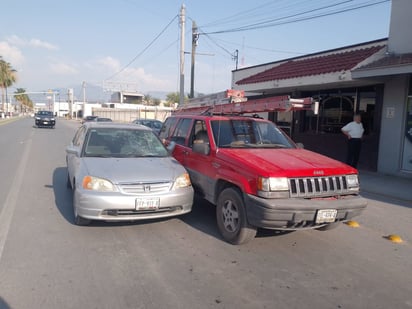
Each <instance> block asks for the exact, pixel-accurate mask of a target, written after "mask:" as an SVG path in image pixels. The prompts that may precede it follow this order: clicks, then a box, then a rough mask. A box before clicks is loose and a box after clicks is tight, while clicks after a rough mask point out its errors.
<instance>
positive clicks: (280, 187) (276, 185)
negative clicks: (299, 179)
mask: <svg viewBox="0 0 412 309" xmlns="http://www.w3.org/2000/svg"><path fill="white" fill-rule="evenodd" d="M258 190H259V191H267V192H269V191H289V183H288V179H287V178H286V177H269V178H265V177H259V179H258Z"/></svg>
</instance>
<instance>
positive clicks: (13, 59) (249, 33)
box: [0, 0, 391, 94]
mask: <svg viewBox="0 0 412 309" xmlns="http://www.w3.org/2000/svg"><path fill="white" fill-rule="evenodd" d="M380 2H382V3H380ZM182 3H183V2H182V1H176V0H152V1H139V0H100V1H98V0H88V1H85V0H36V1H32V0H13V1H2V3H1V4H0V12H1V13H0V15H1V17H0V55H2V56H3V58H4V59H5V60H6V61H8V62H10V63H11V64H12V66H13V67H14V68H15V69H16V70H17V71H18V83H17V84H16V85H14V86H13V87H22V88H26V89H27V90H28V91H42V90H47V89H64V88H68V87H79V86H80V85H81V83H82V81H86V84H87V87H88V88H91V87H94V85H100V86H101V85H103V82H104V81H106V82H105V83H104V84H105V85H106V86H107V87H116V86H118V83H119V82H122V83H123V85H128V87H129V88H136V89H137V90H139V91H140V92H142V93H144V94H145V93H148V92H153V91H166V92H171V91H177V90H178V89H179V44H180V43H179V31H180V30H179V23H178V22H179V19H178V17H177V16H178V14H179V9H180V7H181V5H182ZM184 3H185V6H186V14H187V23H186V34H187V35H186V47H185V50H186V51H188V52H189V51H190V50H191V26H192V21H193V20H194V21H196V23H197V25H198V26H199V29H200V33H201V35H200V37H199V41H198V48H197V52H198V53H203V55H198V56H197V61H196V79H195V80H196V83H195V85H196V86H195V89H196V91H197V92H201V93H212V92H218V91H223V90H225V89H227V88H229V87H230V82H231V70H233V69H234V68H235V61H233V59H232V55H231V54H233V53H234V52H235V50H236V49H237V50H238V51H239V67H243V66H250V65H257V64H261V63H266V62H272V61H276V60H280V59H285V58H290V57H295V56H299V55H302V54H306V53H313V52H317V51H322V50H327V49H332V48H338V47H342V46H346V45H352V44H358V43H362V42H366V41H371V40H375V39H380V38H385V37H387V36H388V33H389V20H390V6H391V2H390V1H382V0H346V1H345V0H306V1H305V0H272V1H268V0H255V1H245V0H208V1H207V0H186V1H185V2H184ZM374 3H380V4H376V5H371V4H374ZM364 5H371V6H367V7H365V8H360V9H355V10H351V9H353V8H356V7H359V6H364ZM341 11H346V12H342V13H340V14H333V13H334V12H341ZM319 15H326V16H323V17H317V18H314V17H316V16H319ZM299 19H305V20H301V21H298V20H299ZM169 23H170V26H168V27H167V25H168V24H169ZM262 26H268V27H264V28H262ZM244 27H246V28H256V29H250V30H242V28H244ZM165 29H166V30H165ZM163 30H164V31H163ZM228 30H236V31H235V32H228ZM162 31H163V32H162ZM216 32H218V33H216ZM160 33H162V34H161V35H160V36H159V38H158V39H157V40H155V41H154V42H153V44H151V45H150V46H149V44H150V43H151V42H152V41H153V40H154V39H155V38H156V37H157V36H158V35H159V34H160ZM204 33H206V34H204ZM143 51H144V52H143ZM134 58H136V59H135V61H133V62H132V63H131V64H130V65H129V66H127V65H128V64H129V63H130V62H131V61H132V60H133V59H134ZM185 59H186V62H185V75H186V86H185V90H186V92H189V81H190V55H189V54H187V55H186V57H185ZM126 66H127V67H126ZM125 67H126V68H125ZM123 68H125V69H124V70H123V71H122V72H120V73H118V72H119V71H120V70H122V69H123ZM117 73H118V74H117ZM11 90H12V91H13V88H12V89H11Z"/></svg>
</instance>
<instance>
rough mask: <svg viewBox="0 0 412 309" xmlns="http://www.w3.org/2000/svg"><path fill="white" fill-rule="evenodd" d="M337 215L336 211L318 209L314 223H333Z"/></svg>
mask: <svg viewBox="0 0 412 309" xmlns="http://www.w3.org/2000/svg"><path fill="white" fill-rule="evenodd" d="M337 214H338V211H337V210H336V209H320V210H318V213H317V215H316V223H330V222H335V220H336V215H337Z"/></svg>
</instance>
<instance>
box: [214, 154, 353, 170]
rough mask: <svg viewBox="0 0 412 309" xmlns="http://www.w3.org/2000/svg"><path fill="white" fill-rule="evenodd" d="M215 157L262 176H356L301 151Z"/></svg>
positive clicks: (339, 164)
mask: <svg viewBox="0 0 412 309" xmlns="http://www.w3.org/2000/svg"><path fill="white" fill-rule="evenodd" d="M216 155H217V157H218V158H220V159H222V160H229V161H230V162H231V164H234V163H235V162H239V164H241V165H239V168H241V169H245V168H249V169H253V170H254V171H255V172H258V173H259V174H260V175H262V176H263V177H270V176H277V177H279V176H280V177H313V176H331V175H343V174H357V170H356V169H354V168H352V167H351V166H349V165H346V164H344V163H342V162H339V161H337V160H334V159H331V158H328V157H326V156H323V155H321V154H318V153H315V152H312V151H309V150H305V149H245V148H242V149H239V148H237V149H234V148H220V149H219V150H218V152H217V154H216Z"/></svg>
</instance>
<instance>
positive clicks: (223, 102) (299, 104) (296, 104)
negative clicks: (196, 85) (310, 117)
mask: <svg viewBox="0 0 412 309" xmlns="http://www.w3.org/2000/svg"><path fill="white" fill-rule="evenodd" d="M314 103H317V102H313V99H312V98H311V97H306V98H300V99H295V98H291V97H290V96H288V95H284V96H274V97H266V98H257V99H255V98H252V99H250V100H248V98H246V97H245V96H244V91H241V90H233V89H229V90H226V91H223V92H220V93H216V94H212V95H207V96H203V97H200V98H196V99H191V100H189V102H188V103H186V104H184V105H183V106H179V107H178V108H177V109H176V110H175V111H174V113H175V114H179V115H183V114H192V115H193V114H196V115H212V114H215V115H224V114H226V115H233V114H235V115H239V114H256V113H261V112H287V111H292V110H310V109H312V107H313V106H312V105H313V104H314ZM316 105H317V104H315V106H316ZM315 109H317V108H316V107H315Z"/></svg>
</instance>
